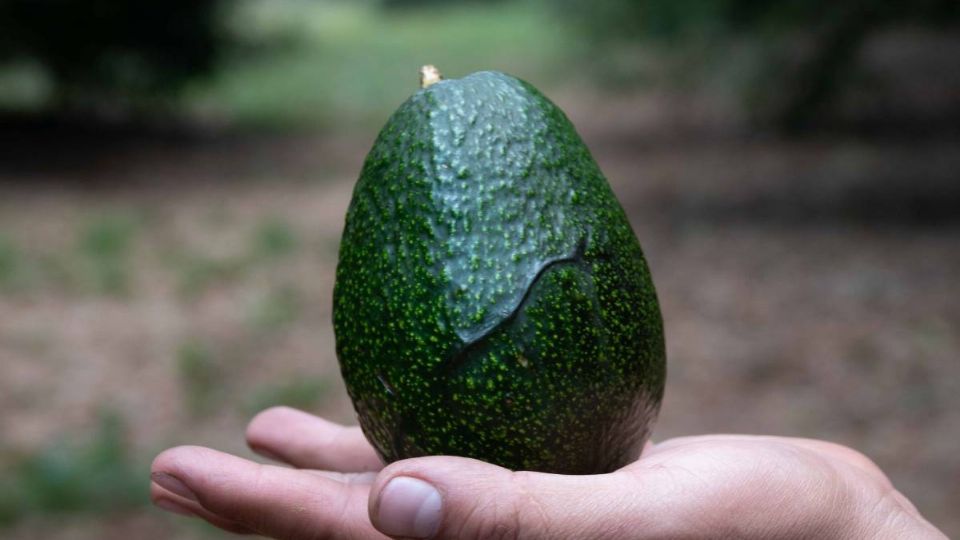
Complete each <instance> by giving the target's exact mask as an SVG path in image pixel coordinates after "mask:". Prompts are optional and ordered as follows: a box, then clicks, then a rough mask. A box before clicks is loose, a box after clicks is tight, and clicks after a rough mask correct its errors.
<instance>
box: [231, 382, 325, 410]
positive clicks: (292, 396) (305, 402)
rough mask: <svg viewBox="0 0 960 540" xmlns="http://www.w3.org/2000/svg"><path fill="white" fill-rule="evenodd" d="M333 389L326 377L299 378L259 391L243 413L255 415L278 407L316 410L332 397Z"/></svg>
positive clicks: (247, 403)
mask: <svg viewBox="0 0 960 540" xmlns="http://www.w3.org/2000/svg"><path fill="white" fill-rule="evenodd" d="M332 388H333V384H332V383H331V382H330V380H329V379H327V378H325V377H298V378H296V379H293V380H291V381H288V382H285V383H280V384H275V385H270V386H265V387H263V388H261V389H259V390H257V391H256V392H254V393H253V395H252V396H250V397H249V398H248V399H247V401H246V403H245V404H244V406H243V412H244V413H245V414H247V415H253V414H256V413H258V412H260V411H262V410H264V409H268V408H270V407H275V406H278V405H286V406H288V407H295V408H297V409H303V410H311V409H315V408H317V407H319V405H320V404H321V403H323V400H324V399H326V398H327V396H329V395H330V390H331V389H332Z"/></svg>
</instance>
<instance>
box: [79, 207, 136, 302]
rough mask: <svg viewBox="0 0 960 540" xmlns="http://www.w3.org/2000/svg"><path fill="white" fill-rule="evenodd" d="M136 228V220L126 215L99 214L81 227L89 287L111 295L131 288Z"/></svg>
mask: <svg viewBox="0 0 960 540" xmlns="http://www.w3.org/2000/svg"><path fill="white" fill-rule="evenodd" d="M136 229H137V223H136V220H134V219H133V218H132V217H130V216H129V215H124V214H105V215H102V216H98V217H96V218H95V219H93V220H91V221H90V222H89V223H87V224H86V225H85V226H84V227H83V228H82V229H81V231H80V234H79V236H78V238H77V251H78V253H79V254H80V258H81V262H82V263H83V264H82V268H83V270H84V272H83V277H84V281H85V283H86V284H87V285H88V287H89V288H91V289H92V290H94V291H95V292H97V293H100V294H109V295H124V294H126V293H128V292H129V291H130V252H131V251H132V247H133V242H134V236H135V233H136Z"/></svg>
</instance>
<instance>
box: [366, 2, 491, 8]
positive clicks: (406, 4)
mask: <svg viewBox="0 0 960 540" xmlns="http://www.w3.org/2000/svg"><path fill="white" fill-rule="evenodd" d="M505 1H507V0H380V5H381V6H383V7H385V8H387V9H404V8H417V7H427V6H432V7H436V6H448V5H451V4H497V3H503V2H505Z"/></svg>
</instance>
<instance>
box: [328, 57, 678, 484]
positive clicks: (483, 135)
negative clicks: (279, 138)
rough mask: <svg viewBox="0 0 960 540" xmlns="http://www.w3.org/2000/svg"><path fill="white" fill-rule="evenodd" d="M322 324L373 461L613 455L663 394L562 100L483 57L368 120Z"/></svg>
mask: <svg viewBox="0 0 960 540" xmlns="http://www.w3.org/2000/svg"><path fill="white" fill-rule="evenodd" d="M334 329H335V332H336V339H337V354H338V358H339V359H340V363H341V369H342V373H343V376H344V380H345V382H346V384H347V389H348V392H349V393H350V396H351V398H352V399H353V401H354V404H355V406H356V409H357V412H358V416H359V419H360V423H361V426H362V427H363V429H364V432H365V433H366V434H367V437H368V438H369V439H370V440H371V442H372V443H373V445H374V446H375V448H376V449H377V451H378V452H379V453H380V454H381V456H382V457H383V458H384V459H385V460H387V461H392V460H395V459H400V458H405V457H412V456H417V455H424V454H455V455H466V456H470V457H476V458H479V459H484V460H487V461H491V462H494V463H498V464H501V465H504V466H507V467H510V468H513V469H537V470H550V471H553V472H572V473H576V472H584V473H586V472H600V471H601V470H610V469H612V468H616V467H619V466H621V465H623V464H624V463H626V462H627V461H629V460H630V459H633V458H635V457H636V454H637V453H638V452H639V449H640V446H641V445H642V443H643V442H644V441H645V439H646V437H647V435H648V433H649V424H650V422H651V421H652V419H653V417H654V416H655V414H656V410H657V408H658V406H659V401H660V398H661V396H662V392H663V381H664V347H663V331H662V323H661V319H660V312H659V308H658V305H657V300H656V295H655V292H654V290H653V285H652V282H651V280H650V275H649V271H648V269H647V266H646V263H645V262H644V259H643V255H642V252H641V250H640V246H639V244H638V242H637V240H636V237H635V236H634V234H633V231H632V230H631V228H630V225H629V222H628V221H627V219H626V216H625V215H624V212H623V210H622V208H621V207H620V205H619V203H618V202H617V200H616V198H615V196H614V194H613V193H612V191H611V190H610V187H609V185H608V184H607V182H606V180H605V179H604V177H603V175H602V173H601V172H600V170H599V168H598V167H597V165H596V163H595V161H594V160H593V158H592V157H591V156H590V153H589V151H588V150H587V148H586V146H585V145H584V144H583V142H582V141H581V140H580V138H579V136H578V135H577V133H576V131H575V130H574V128H573V126H572V125H571V124H570V122H569V120H568V119H567V118H566V116H565V115H564V114H563V112H561V111H560V109H559V108H557V107H556V106H555V105H554V104H553V103H551V102H550V101H549V100H548V99H547V98H546V97H544V96H543V95H542V94H541V93H540V92H538V91H537V90H536V89H535V88H533V87H532V86H531V85H529V84H528V83H525V82H523V81H520V80H518V79H515V78H513V77H510V76H508V75H504V74H502V73H498V72H480V73H474V74H472V75H469V76H467V77H464V78H462V79H458V80H445V81H440V82H437V83H435V84H432V85H430V86H429V87H427V88H425V89H423V90H420V91H418V92H417V93H416V94H414V95H413V96H412V97H410V99H408V100H407V101H406V102H405V103H404V104H403V105H401V106H400V108H399V109H398V110H397V111H396V112H395V113H394V114H393V116H392V117H391V118H390V120H389V121H388V122H387V124H386V126H384V128H383V130H382V131H381V132H380V135H379V136H378V138H377V140H376V142H375V143H374V145H373V148H372V150H371V151H370V153H369V155H368V156H367V159H366V162H365V164H364V167H363V171H362V172H361V175H360V179H359V181H358V182H357V185H356V188H355V190H354V194H353V201H352V202H351V205H350V209H349V211H348V213H347V219H346V226H345V229H344V233H343V239H342V243H341V246H340V261H339V265H338V267H337V281H336V287H335V290H334Z"/></svg>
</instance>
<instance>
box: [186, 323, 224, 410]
mask: <svg viewBox="0 0 960 540" xmlns="http://www.w3.org/2000/svg"><path fill="white" fill-rule="evenodd" d="M177 372H178V374H179V376H180V383H181V385H182V387H183V391H184V395H185V396H184V397H185V398H186V402H187V410H188V412H189V413H190V414H195V415H203V414H206V413H208V412H210V410H211V408H212V406H213V405H214V404H215V403H216V402H217V400H218V399H219V398H220V397H221V396H220V394H221V392H220V382H221V381H222V380H223V378H224V373H223V367H222V366H221V365H220V363H219V362H218V361H217V358H216V357H215V356H214V354H213V351H211V350H210V348H209V347H208V346H207V345H206V344H205V343H202V342H200V341H197V340H190V341H186V342H184V343H182V344H181V345H180V347H179V348H178V349H177Z"/></svg>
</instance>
